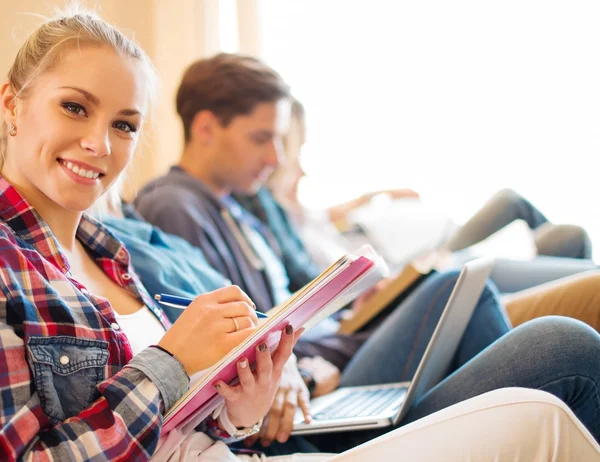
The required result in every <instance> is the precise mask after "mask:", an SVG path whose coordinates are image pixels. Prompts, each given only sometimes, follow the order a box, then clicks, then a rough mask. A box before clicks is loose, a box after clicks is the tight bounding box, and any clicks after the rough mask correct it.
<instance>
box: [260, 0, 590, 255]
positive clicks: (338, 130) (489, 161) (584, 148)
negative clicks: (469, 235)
mask: <svg viewBox="0 0 600 462" xmlns="http://www.w3.org/2000/svg"><path fill="white" fill-rule="evenodd" d="M260 19H261V21H260V24H261V46H262V53H261V55H262V58H264V59H265V60H266V61H267V63H268V64H270V65H271V66H273V67H274V68H275V69H276V70H278V71H279V72H280V73H281V74H282V76H283V77H284V79H286V80H287V81H288V82H289V83H290V84H291V86H292V89H293V91H294V93H295V95H296V97H297V98H299V99H300V100H301V101H302V102H303V104H304V106H305V108H306V112H307V126H308V127H307V128H308V133H307V136H308V142H307V144H306V146H305V149H304V153H303V157H304V159H303V162H304V165H305V169H306V170H307V172H308V174H309V176H308V177H307V178H306V179H305V180H304V181H303V183H302V185H301V198H302V200H303V202H304V203H305V204H306V205H308V206H316V207H318V206H324V205H327V204H330V203H335V202H337V201H341V200H344V199H348V198H351V197H352V196H355V195H357V194H360V193H362V192H364V191H367V190H373V189H380V188H386V187H412V188H414V189H416V190H417V191H419V192H420V193H421V195H422V197H423V199H424V200H425V201H428V202H430V203H433V204H435V205H439V206H441V207H444V209H445V210H446V211H447V212H448V213H449V214H450V215H451V216H453V217H454V218H455V219H456V220H457V221H459V222H461V221H464V220H465V219H466V218H468V216H469V215H470V214H471V213H473V212H474V211H475V210H476V209H477V207H478V206H480V205H481V204H482V203H483V202H484V201H485V199H486V198H487V197H488V196H489V195H490V194H492V193H493V192H494V191H496V190H498V189H501V188H505V187H511V188H514V189H516V190H517V191H519V192H520V193H522V194H523V195H525V196H526V197H528V198H529V199H531V201H532V202H533V203H535V204H536V205H538V206H539V208H540V209H541V210H542V211H543V212H544V213H545V214H546V215H547V216H548V217H549V218H550V219H551V220H553V221H556V222H573V223H577V224H581V225H583V226H585V227H586V228H587V229H588V230H589V232H590V234H591V235H592V238H593V240H594V242H595V244H596V246H597V247H600V213H599V210H598V207H597V206H596V198H597V181H598V178H599V173H598V159H599V156H600V2H597V1H569V2H567V1H561V2H557V1H544V2H539V1H529V0H519V1H515V0H505V1H502V2H499V1H496V2H492V1H482V0H480V1H465V0H455V1H452V2H447V1H441V0H440V1H431V0H419V1H410V2H409V1H402V2H395V1H384V0H370V1H351V0H303V1H298V0H295V1H294V0H263V1H262V2H261V17H260ZM595 254H596V257H600V252H599V251H598V250H596V252H595Z"/></svg>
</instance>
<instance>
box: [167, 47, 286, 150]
mask: <svg viewBox="0 0 600 462" xmlns="http://www.w3.org/2000/svg"><path fill="white" fill-rule="evenodd" d="M289 95H290V91H289V87H288V86H287V85H286V83H285V82H284V81H283V79H282V78H281V76H279V74H277V73H276V72H275V71H274V70H273V69H271V68H270V67H268V66H267V65H266V64H264V63H262V62H261V61H259V60H258V59H256V58H253V57H251V56H244V55H238V54H228V53H220V54H218V55H216V56H213V57H212V58H209V59H202V60H200V61H196V62H195V63H193V64H192V65H191V66H190V67H188V68H187V70H186V71H185V73H184V74H183V78H182V79H181V84H180V85H179V89H178V90H177V113H178V114H179V117H181V121H182V123H183V131H184V135H185V141H186V142H187V141H189V140H190V129H191V124H192V121H193V120H194V117H195V116H196V114H198V112H200V111H204V110H208V111H210V112H212V113H213V114H215V115H216V116H217V117H218V119H219V121H220V122H221V123H222V124H223V125H225V126H226V125H228V124H229V123H230V122H231V120H232V119H233V118H234V117H236V116H239V115H248V114H250V113H251V112H252V111H253V110H254V108H255V107H256V106H257V105H258V104H260V103H273V102H277V101H279V100H281V99H284V98H288V97H289Z"/></svg>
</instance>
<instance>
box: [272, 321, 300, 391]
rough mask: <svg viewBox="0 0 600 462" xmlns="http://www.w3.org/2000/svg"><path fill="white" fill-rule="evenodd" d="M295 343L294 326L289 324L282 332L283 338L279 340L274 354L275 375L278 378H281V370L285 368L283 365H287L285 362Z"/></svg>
mask: <svg viewBox="0 0 600 462" xmlns="http://www.w3.org/2000/svg"><path fill="white" fill-rule="evenodd" d="M294 343H295V338H294V328H293V327H292V326H291V324H288V325H287V326H286V327H285V329H283V332H282V333H281V340H280V341H279V346H278V347H277V351H276V352H275V354H274V355H273V375H275V376H276V377H277V379H279V376H280V375H281V371H282V370H283V366H285V363H286V362H287V360H288V359H289V358H290V356H291V354H292V349H293V348H294Z"/></svg>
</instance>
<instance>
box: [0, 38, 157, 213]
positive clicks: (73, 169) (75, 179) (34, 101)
mask: <svg viewBox="0 0 600 462" xmlns="http://www.w3.org/2000/svg"><path fill="white" fill-rule="evenodd" d="M13 101H14V104H13ZM147 105H148V101H147V94H146V92H145V88H144V75H143V72H142V67H141V66H140V64H139V62H137V61H136V60H134V59H131V58H126V57H124V56H122V55H120V54H118V53H116V52H115V51H114V50H113V49H112V48H111V47H109V46H98V45H85V44H82V45H80V46H79V47H70V48H67V49H65V50H64V51H63V52H62V53H61V54H60V58H59V61H58V62H57V63H55V64H54V65H53V66H52V67H51V68H50V69H49V70H47V71H46V72H44V73H42V74H41V75H39V76H37V77H36V78H35V79H34V80H33V81H32V82H31V84H30V85H29V86H28V87H27V88H26V91H25V92H24V94H22V95H20V96H18V97H16V98H14V93H13V90H12V89H11V88H10V86H9V85H5V86H4V87H3V88H2V109H3V113H4V117H5V121H6V123H7V124H11V123H12V124H14V125H15V127H16V132H17V133H16V136H14V137H9V140H8V146H7V153H6V158H5V161H4V164H3V166H2V175H3V176H4V177H5V178H6V179H7V180H8V181H9V182H11V183H12V184H13V185H15V186H16V187H17V189H19V190H20V191H21V193H22V194H24V195H25V197H28V194H27V193H29V194H33V195H35V196H36V197H38V198H43V199H44V200H48V201H50V202H52V203H54V204H56V205H58V206H60V207H62V208H64V209H66V210H71V211H78V212H79V211H83V210H86V209H87V208H89V207H90V206H91V205H92V204H93V203H94V202H95V201H96V200H97V199H98V198H99V197H100V196H101V195H102V194H103V193H104V192H105V191H106V190H107V189H108V188H109V187H110V186H111V184H112V183H113V182H114V181H115V180H116V179H117V178H118V177H119V175H120V174H121V173H122V172H123V170H124V169H125V167H126V166H127V164H128V163H129V161H130V160H131V158H132V156H133V152H134V150H135V147H136V144H137V141H138V136H139V130H140V128H141V125H142V122H143V118H144V113H145V111H146V110H147Z"/></svg>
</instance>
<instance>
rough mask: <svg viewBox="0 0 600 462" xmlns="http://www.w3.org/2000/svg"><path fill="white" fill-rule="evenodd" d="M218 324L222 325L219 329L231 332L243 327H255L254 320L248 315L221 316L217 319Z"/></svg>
mask: <svg viewBox="0 0 600 462" xmlns="http://www.w3.org/2000/svg"><path fill="white" fill-rule="evenodd" d="M215 324H216V323H215ZM218 324H219V326H224V327H222V328H221V329H222V330H224V331H225V332H227V333H228V334H231V333H233V332H238V331H240V330H244V329H253V328H256V322H254V319H252V318H251V317H249V316H239V317H237V318H222V319H221V320H220V321H219V323H218Z"/></svg>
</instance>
